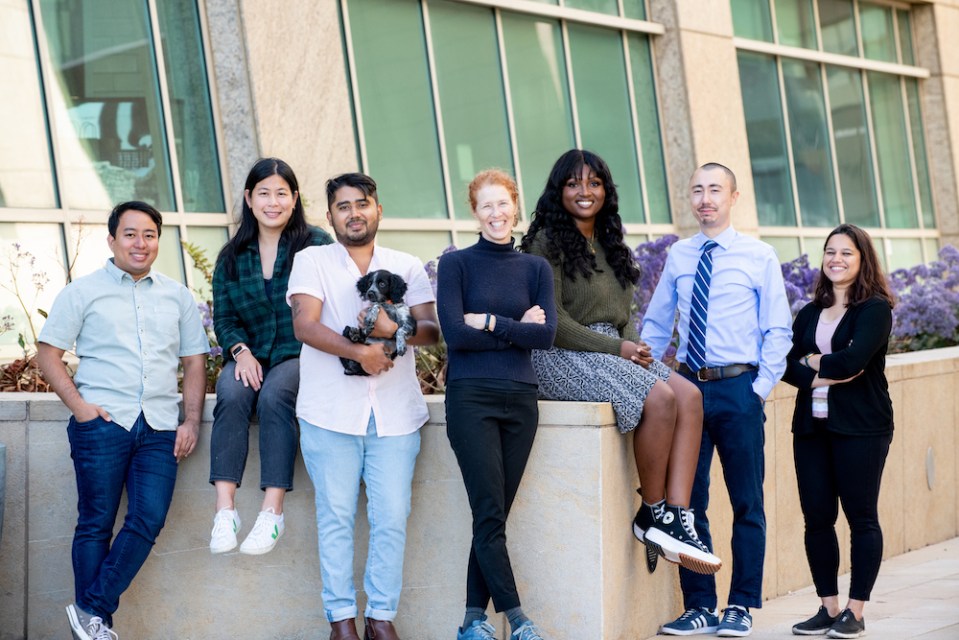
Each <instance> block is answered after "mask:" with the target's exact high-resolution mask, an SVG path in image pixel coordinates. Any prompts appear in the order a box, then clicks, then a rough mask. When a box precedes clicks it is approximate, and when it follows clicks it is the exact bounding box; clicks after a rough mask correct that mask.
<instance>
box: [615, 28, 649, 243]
mask: <svg viewBox="0 0 959 640" xmlns="http://www.w3.org/2000/svg"><path fill="white" fill-rule="evenodd" d="M620 33H621V35H622V42H623V60H624V61H625V62H626V89H627V92H628V93H629V95H628V96H627V99H628V100H629V107H630V110H629V115H630V118H631V120H632V123H633V146H634V147H635V149H636V166H637V167H638V168H639V186H640V189H639V196H640V198H641V199H642V202H643V216H644V217H645V222H646V224H650V222H651V221H652V216H651V215H650V212H649V185H648V184H647V183H646V165H645V164H644V162H643V146H642V143H641V140H640V132H639V106H638V104H637V100H636V85H635V83H634V82H633V65H632V63H631V61H630V59H629V52H630V48H629V35H628V34H627V33H626V32H625V31H622V32H620Z"/></svg>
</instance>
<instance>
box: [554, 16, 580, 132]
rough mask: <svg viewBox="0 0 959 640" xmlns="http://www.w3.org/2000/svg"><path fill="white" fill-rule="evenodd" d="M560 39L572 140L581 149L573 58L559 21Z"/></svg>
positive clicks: (567, 35) (565, 26) (563, 28)
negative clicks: (567, 91)
mask: <svg viewBox="0 0 959 640" xmlns="http://www.w3.org/2000/svg"><path fill="white" fill-rule="evenodd" d="M559 28H560V38H562V40H563V56H564V57H565V58H566V60H564V61H563V62H564V63H565V66H566V86H568V87H569V106H570V114H571V115H572V116H573V140H574V141H575V145H574V146H576V148H577V149H582V148H583V138H582V135H580V130H579V108H578V107H577V105H576V83H575V82H574V80H573V56H572V54H571V53H570V47H569V30H568V28H567V25H566V21H565V20H560V23H559Z"/></svg>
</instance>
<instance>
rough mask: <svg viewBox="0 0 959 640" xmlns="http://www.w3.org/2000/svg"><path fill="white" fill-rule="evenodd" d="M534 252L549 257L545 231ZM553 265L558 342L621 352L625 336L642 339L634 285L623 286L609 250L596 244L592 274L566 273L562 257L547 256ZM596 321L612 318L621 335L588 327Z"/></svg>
mask: <svg viewBox="0 0 959 640" xmlns="http://www.w3.org/2000/svg"><path fill="white" fill-rule="evenodd" d="M530 253H533V254H536V255H540V256H543V257H544V258H546V237H545V233H544V234H542V235H540V236H539V237H537V238H536V240H535V241H534V242H533V245H532V247H530ZM546 259H547V260H548V261H549V263H550V266H551V267H552V268H553V293H554V295H555V297H556V312H557V315H558V323H557V327H556V340H555V341H554V343H553V344H554V345H555V346H557V347H559V348H561V349H571V350H574V351H599V352H601V353H610V354H613V355H619V348H620V345H622V343H623V340H632V341H637V340H639V336H638V334H637V333H636V327H634V326H633V323H632V322H631V321H630V309H631V306H632V302H633V287H631V286H630V287H627V288H625V289H624V288H623V287H621V286H620V284H619V282H618V281H617V280H616V274H614V273H613V269H612V267H610V266H609V263H608V262H606V252H605V251H604V250H603V248H602V247H601V246H599V244H597V245H596V269H597V271H595V272H593V273H592V274H591V275H590V277H589V278H585V277H583V276H582V275H577V276H576V277H575V278H573V279H571V278H569V277H568V276H567V275H566V274H565V273H563V267H562V265H561V264H560V260H561V259H557V260H555V261H554V260H550V259H549V258H546ZM594 322H608V323H609V324H611V325H613V326H614V327H616V328H617V329H618V330H619V335H620V336H622V338H621V339H618V338H611V337H609V336H604V335H601V334H599V333H596V332H595V331H591V330H589V329H588V328H587V325H590V324H593V323H594Z"/></svg>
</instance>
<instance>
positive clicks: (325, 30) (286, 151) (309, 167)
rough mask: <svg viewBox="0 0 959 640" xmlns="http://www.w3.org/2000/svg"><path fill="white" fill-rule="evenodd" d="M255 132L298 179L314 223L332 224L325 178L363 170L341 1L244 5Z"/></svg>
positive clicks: (263, 149) (263, 148)
mask: <svg viewBox="0 0 959 640" xmlns="http://www.w3.org/2000/svg"><path fill="white" fill-rule="evenodd" d="M240 10H241V14H242V17H243V26H244V31H245V33H244V36H245V38H246V45H247V46H246V52H247V59H248V72H249V76H250V85H251V91H252V94H253V104H254V111H255V114H256V125H257V135H258V139H259V143H260V150H261V153H262V154H263V155H275V156H279V157H281V158H283V159H284V160H286V161H287V162H289V163H290V165H291V166H292V167H293V169H294V171H296V173H297V178H298V179H299V181H300V194H301V196H305V197H306V199H307V205H308V206H307V215H308V217H309V218H310V220H311V222H314V223H316V224H324V225H325V224H326V222H325V220H326V218H325V211H326V195H325V187H324V183H325V181H326V180H327V178H329V177H331V176H333V175H335V174H338V173H342V172H344V171H355V170H357V169H358V168H359V161H358V159H357V157H356V142H355V139H354V137H353V129H354V127H353V117H352V113H351V110H350V95H349V89H348V85H347V73H346V72H345V71H344V70H345V69H346V67H347V65H346V61H345V59H344V57H343V53H344V50H343V45H342V39H341V37H340V20H339V15H338V13H337V3H335V2H292V3H289V2H277V1H276V0H272V1H269V2H260V1H255V2H254V1H250V0H245V1H244V2H241V3H240Z"/></svg>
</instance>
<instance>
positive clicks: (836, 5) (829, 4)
mask: <svg viewBox="0 0 959 640" xmlns="http://www.w3.org/2000/svg"><path fill="white" fill-rule="evenodd" d="M819 26H820V27H821V28H822V48H823V51H829V52H830V53H841V54H843V55H846V56H858V55H859V46H858V45H857V44H856V22H855V18H854V14H853V9H852V0H819Z"/></svg>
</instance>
